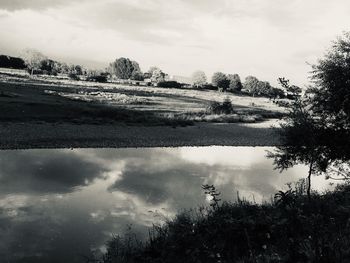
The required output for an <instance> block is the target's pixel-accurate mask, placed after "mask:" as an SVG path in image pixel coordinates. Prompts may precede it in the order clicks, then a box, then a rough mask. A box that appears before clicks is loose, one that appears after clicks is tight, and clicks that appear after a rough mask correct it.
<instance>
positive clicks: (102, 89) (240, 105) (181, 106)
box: [0, 75, 283, 148]
mask: <svg viewBox="0 0 350 263" xmlns="http://www.w3.org/2000/svg"><path fill="white" fill-rule="evenodd" d="M0 76H1V78H0V122H1V124H0V136H1V141H0V148H33V147H109V146H110V147H140V146H181V145H276V144H278V142H277V140H276V138H275V137H276V136H274V134H273V131H272V129H270V128H269V127H266V126H267V125H265V124H263V123H262V124H254V123H256V122H257V121H258V122H261V121H263V120H267V118H269V117H271V118H273V117H278V116H281V115H282V114H283V108H280V107H278V106H277V105H275V104H273V103H272V102H271V101H269V100H268V99H266V98H252V97H245V96H237V95H234V94H230V93H220V92H217V91H208V90H193V89H167V88H159V87H141V86H127V85H116V84H111V83H102V84H101V83H93V82H81V81H69V80H58V79H49V80H48V79H44V78H40V79H29V78H27V77H13V76H8V75H0ZM227 97H228V98H229V99H230V100H231V101H232V104H233V107H234V113H233V114H229V115H213V114H209V113H207V112H206V108H207V106H208V105H209V104H210V102H211V101H218V102H222V101H223V100H224V99H225V98H227ZM229 123H230V124H229ZM243 123H252V124H251V126H249V125H243ZM176 127H177V128H176Z"/></svg>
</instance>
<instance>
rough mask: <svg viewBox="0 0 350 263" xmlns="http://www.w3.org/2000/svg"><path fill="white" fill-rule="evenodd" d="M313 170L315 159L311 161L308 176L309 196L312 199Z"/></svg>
mask: <svg viewBox="0 0 350 263" xmlns="http://www.w3.org/2000/svg"><path fill="white" fill-rule="evenodd" d="M312 171H313V160H311V161H310V166H309V175H308V177H307V197H308V199H309V200H311V175H312Z"/></svg>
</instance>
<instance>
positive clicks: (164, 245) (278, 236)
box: [103, 184, 350, 263]
mask: <svg viewBox="0 0 350 263" xmlns="http://www.w3.org/2000/svg"><path fill="white" fill-rule="evenodd" d="M206 193H207V195H210V196H211V197H217V196H218V195H219V193H218V192H217V191H216V189H214V191H210V192H209V191H207V192H206ZM349 194H350V188H349V185H347V186H341V187H338V188H337V189H336V190H335V191H334V192H327V193H325V194H323V195H320V194H316V193H315V194H314V195H313V199H312V200H308V198H307V196H306V195H305V186H304V185H303V184H297V185H296V186H295V187H294V188H290V189H289V190H288V191H286V192H278V193H277V194H276V195H275V199H274V201H272V202H270V203H265V204H262V205H259V204H255V203H250V202H248V201H244V200H241V199H240V198H239V197H238V200H237V201H236V202H223V203H221V202H219V201H217V202H215V201H214V202H213V201H212V205H211V207H210V208H209V207H207V208H203V207H200V208H198V209H195V210H192V211H187V212H182V213H180V214H178V215H177V216H176V217H175V218H174V219H172V220H168V221H166V222H165V224H164V225H162V226H154V227H153V228H152V229H150V235H149V239H148V240H147V242H145V243H141V242H137V241H133V240H131V239H130V235H127V236H126V237H124V238H123V239H122V238H120V237H116V238H114V240H112V241H111V242H109V243H108V245H107V253H106V255H105V259H104V260H103V262H105V263H107V262H108V263H112V262H143V263H148V262H164V263H173V262H188V263H191V262H209V263H210V262H213V263H214V262H242V263H243V262H246V263H250V262H252V263H253V262H255V263H258V262H259V263H260V262H261V263H262V262H266V263H267V262H270V263H273V262H275V263H277V262H320V263H333V262H334V263H336V262H349V259H350V250H349V245H350V226H349V214H350V208H349V207H350V195H349ZM212 200H213V198H212ZM217 200H219V199H217ZM118 255H119V256H118ZM121 255H122V256H123V257H121Z"/></svg>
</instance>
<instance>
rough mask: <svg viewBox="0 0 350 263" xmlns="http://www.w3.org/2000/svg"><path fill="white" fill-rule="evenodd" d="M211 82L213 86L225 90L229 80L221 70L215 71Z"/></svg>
mask: <svg viewBox="0 0 350 263" xmlns="http://www.w3.org/2000/svg"><path fill="white" fill-rule="evenodd" d="M211 82H212V83H213V85H214V86H216V87H218V88H219V89H221V90H224V91H225V90H227V89H228V87H229V85H230V81H229V80H228V78H227V76H226V75H225V74H224V73H222V72H215V73H214V74H213V77H212V80H211Z"/></svg>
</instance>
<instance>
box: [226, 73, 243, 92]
mask: <svg viewBox="0 0 350 263" xmlns="http://www.w3.org/2000/svg"><path fill="white" fill-rule="evenodd" d="M227 78H228V80H229V81H230V85H229V90H230V91H232V92H239V91H241V90H242V87H243V85H242V82H241V78H240V77H239V75H238V74H228V75H227Z"/></svg>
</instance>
